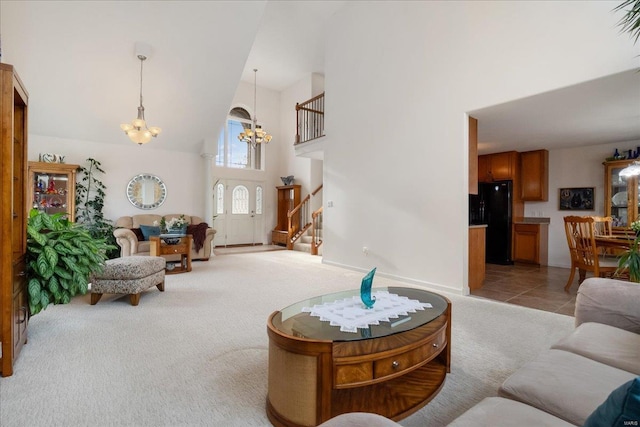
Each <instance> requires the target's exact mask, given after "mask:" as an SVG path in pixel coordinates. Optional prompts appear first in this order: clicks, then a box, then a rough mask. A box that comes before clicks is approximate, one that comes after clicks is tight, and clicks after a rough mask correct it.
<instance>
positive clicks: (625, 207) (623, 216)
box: [603, 159, 640, 228]
mask: <svg viewBox="0 0 640 427" xmlns="http://www.w3.org/2000/svg"><path fill="white" fill-rule="evenodd" d="M634 161H636V159H630V160H612V161H610V162H604V163H603V165H604V216H610V217H612V218H613V226H614V227H622V228H628V227H629V226H630V225H631V223H632V222H633V221H636V220H638V219H639V218H638V193H639V192H640V191H639V189H638V185H639V184H638V181H639V180H638V177H637V176H632V177H629V178H622V177H620V171H622V169H624V168H626V167H627V166H629V165H630V164H631V163H633V162H634Z"/></svg>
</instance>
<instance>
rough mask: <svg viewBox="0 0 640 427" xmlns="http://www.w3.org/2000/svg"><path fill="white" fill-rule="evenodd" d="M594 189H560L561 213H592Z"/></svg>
mask: <svg viewBox="0 0 640 427" xmlns="http://www.w3.org/2000/svg"><path fill="white" fill-rule="evenodd" d="M594 193H595V188H594V187H582V188H561V189H560V210H561V211H592V210H594V209H595V207H594V200H593V199H594Z"/></svg>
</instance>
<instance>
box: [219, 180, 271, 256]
mask: <svg viewBox="0 0 640 427" xmlns="http://www.w3.org/2000/svg"><path fill="white" fill-rule="evenodd" d="M263 188H264V185H263V184H262V183H261V182H256V181H241V180H227V181H221V182H220V183H219V184H218V185H217V186H216V189H215V191H216V195H215V196H216V197H215V200H216V206H215V210H216V214H217V217H216V219H215V224H216V225H215V228H216V230H218V232H217V233H216V239H215V245H216V246H227V245H253V244H257V243H262V242H263V240H264V236H263V234H264V232H263V231H264V215H263V200H262V195H263ZM219 193H222V194H219Z"/></svg>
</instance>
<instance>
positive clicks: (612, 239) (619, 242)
mask: <svg viewBox="0 0 640 427" xmlns="http://www.w3.org/2000/svg"><path fill="white" fill-rule="evenodd" d="M635 237H636V236H635V235H625V234H614V235H612V236H604V235H601V236H595V239H596V247H598V248H607V249H614V250H615V249H621V250H627V249H629V248H630V247H631V245H632V244H633V241H634V239H635ZM609 252H611V251H609ZM613 253H614V254H615V251H613Z"/></svg>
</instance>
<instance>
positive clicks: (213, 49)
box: [0, 0, 640, 153]
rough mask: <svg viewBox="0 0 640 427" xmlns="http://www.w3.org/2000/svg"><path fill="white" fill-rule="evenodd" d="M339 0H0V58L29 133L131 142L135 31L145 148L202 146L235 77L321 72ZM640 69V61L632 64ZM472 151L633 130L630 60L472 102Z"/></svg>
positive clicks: (634, 78) (635, 109)
mask: <svg viewBox="0 0 640 427" xmlns="http://www.w3.org/2000/svg"><path fill="white" fill-rule="evenodd" d="M347 3H348V2H346V1H273V0H270V1H259V0H256V1H101V2H94V1H46V2H45V1H7V0H0V37H1V43H2V45H1V46H2V61H3V62H7V63H11V64H13V65H15V66H16V69H17V70H18V72H19V74H20V76H21V77H22V79H23V80H24V81H25V84H26V86H27V88H28V90H29V92H30V108H31V111H30V125H29V127H30V132H32V133H34V134H38V135H47V136H54V137H60V138H65V139H72V140H79V141H97V142H105V143H112V144H131V142H130V141H129V140H128V138H127V137H126V136H125V135H124V134H123V133H122V131H121V130H120V129H119V124H120V123H125V122H129V121H131V120H132V119H133V118H134V117H135V116H136V113H137V110H136V107H137V105H138V98H139V83H140V80H139V79H140V75H139V72H140V62H139V61H138V60H137V58H136V57H135V55H134V45H135V43H136V42H144V43H147V44H149V45H150V46H151V48H152V53H151V55H150V56H149V59H148V60H147V61H145V64H144V75H143V77H144V80H143V94H144V106H145V109H146V118H147V121H148V122H149V124H150V125H157V126H160V127H162V128H163V133H162V135H161V137H160V138H158V139H157V140H154V143H153V147H150V148H152V149H167V150H180V151H190V152H199V151H200V149H201V144H202V142H203V140H204V139H205V138H215V137H216V135H217V132H218V130H219V129H220V126H221V125H222V123H223V121H224V118H225V117H226V114H227V111H228V109H229V106H230V104H231V102H232V100H233V96H234V94H235V91H236V88H237V86H238V84H239V82H240V81H241V80H242V81H246V82H248V83H250V84H253V77H254V75H253V71H252V70H253V68H258V69H259V72H258V84H259V85H260V86H262V87H266V88H269V89H272V90H275V91H281V90H283V89H285V88H287V87H288V86H290V85H291V84H293V83H295V82H297V81H299V80H300V79H302V78H303V77H305V76H307V75H309V74H310V73H324V34H325V31H326V28H327V25H326V23H327V20H328V19H329V18H330V17H331V15H333V14H334V13H336V11H338V10H339V9H340V8H342V7H345V5H346V4H347ZM639 68H640V64H639ZM472 114H473V115H474V116H476V117H477V118H478V119H479V121H480V128H479V141H480V152H481V153H488V152H497V151H504V150H511V149H515V150H518V151H525V150H528V149H536V148H548V149H553V148H558V147H567V146H580V145H591V144H599V143H608V142H619V141H626V140H639V139H640V73H637V72H636V71H635V70H631V71H628V72H625V73H619V74H616V75H613V76H605V77H603V78H602V79H597V80H594V81H591V82H584V83H581V84H579V85H575V86H572V87H568V88H564V89H559V90H557V91H553V92H549V93H545V94H539V95H535V96H532V97H529V98H525V99H521V100H514V101H511V102H508V103H505V104H501V105H497V106H487V108H482V109H478V110H476V111H473V112H472Z"/></svg>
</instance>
